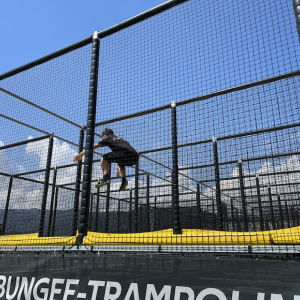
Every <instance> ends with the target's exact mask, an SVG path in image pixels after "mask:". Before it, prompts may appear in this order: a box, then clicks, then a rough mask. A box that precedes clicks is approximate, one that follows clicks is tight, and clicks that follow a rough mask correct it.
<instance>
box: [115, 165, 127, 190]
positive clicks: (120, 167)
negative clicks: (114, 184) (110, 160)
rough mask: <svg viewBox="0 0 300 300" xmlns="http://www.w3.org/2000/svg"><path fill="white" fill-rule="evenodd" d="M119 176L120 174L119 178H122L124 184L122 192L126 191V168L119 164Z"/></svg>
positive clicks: (121, 188)
mask: <svg viewBox="0 0 300 300" xmlns="http://www.w3.org/2000/svg"><path fill="white" fill-rule="evenodd" d="M117 174H119V176H118V177H122V183H121V186H120V189H119V190H120V191H125V190H126V187H127V185H128V181H127V179H126V168H125V166H120V165H119V164H117Z"/></svg>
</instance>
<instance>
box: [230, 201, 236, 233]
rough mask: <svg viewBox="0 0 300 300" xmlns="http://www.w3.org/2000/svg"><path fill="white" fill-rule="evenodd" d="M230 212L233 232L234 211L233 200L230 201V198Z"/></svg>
mask: <svg viewBox="0 0 300 300" xmlns="http://www.w3.org/2000/svg"><path fill="white" fill-rule="evenodd" d="M230 212H231V224H232V231H235V224H234V209H233V200H232V198H230Z"/></svg>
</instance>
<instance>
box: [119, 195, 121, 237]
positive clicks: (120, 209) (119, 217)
mask: <svg viewBox="0 0 300 300" xmlns="http://www.w3.org/2000/svg"><path fill="white" fill-rule="evenodd" d="M120 217H121V201H120V200H118V233H120V221H121V220H120Z"/></svg>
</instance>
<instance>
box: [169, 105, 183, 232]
mask: <svg viewBox="0 0 300 300" xmlns="http://www.w3.org/2000/svg"><path fill="white" fill-rule="evenodd" d="M171 126H172V165H173V167H172V203H173V233H174V234H182V228H181V221H180V206H179V187H178V185H179V180H178V143H177V118H176V104H175V102H174V101H173V102H172V104H171Z"/></svg>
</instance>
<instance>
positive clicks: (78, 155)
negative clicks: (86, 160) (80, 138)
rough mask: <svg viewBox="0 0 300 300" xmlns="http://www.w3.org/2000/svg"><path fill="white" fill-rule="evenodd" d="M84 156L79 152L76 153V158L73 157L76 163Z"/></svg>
mask: <svg viewBox="0 0 300 300" xmlns="http://www.w3.org/2000/svg"><path fill="white" fill-rule="evenodd" d="M82 157H83V154H82V153H79V154H77V155H75V156H74V158H73V162H74V163H75V162H77V161H81V160H82Z"/></svg>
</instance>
